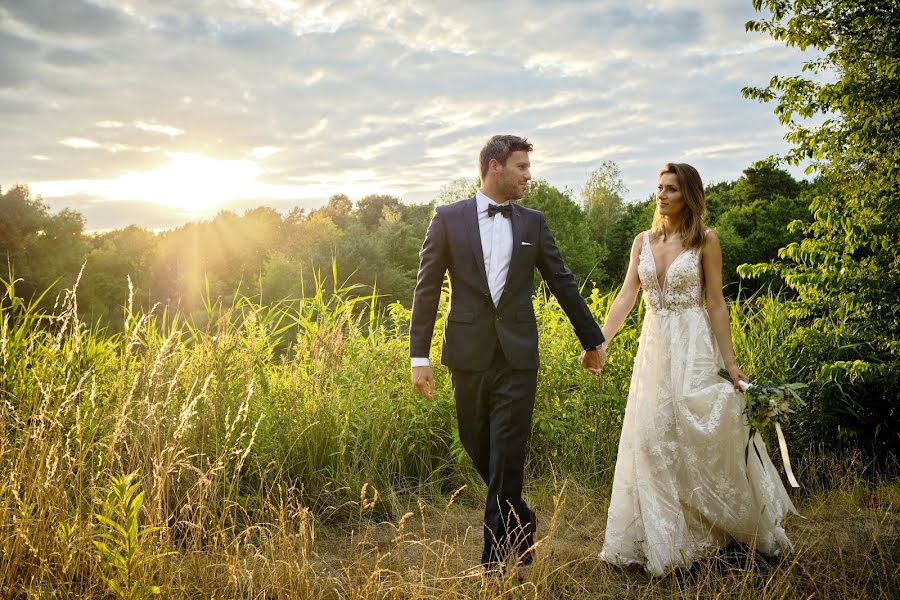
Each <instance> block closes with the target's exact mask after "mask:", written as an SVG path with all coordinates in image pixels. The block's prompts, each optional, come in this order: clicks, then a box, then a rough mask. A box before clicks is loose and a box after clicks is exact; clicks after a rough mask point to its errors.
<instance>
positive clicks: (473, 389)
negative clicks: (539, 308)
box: [409, 135, 606, 570]
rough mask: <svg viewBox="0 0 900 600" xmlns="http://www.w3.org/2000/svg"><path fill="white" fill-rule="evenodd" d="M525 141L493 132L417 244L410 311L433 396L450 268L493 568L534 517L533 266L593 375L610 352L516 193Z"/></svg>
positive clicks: (415, 352)
mask: <svg viewBox="0 0 900 600" xmlns="http://www.w3.org/2000/svg"><path fill="white" fill-rule="evenodd" d="M531 150H532V145H531V143H529V142H528V140H526V139H525V138H520V137H517V136H513V135H495V136H493V137H491V138H490V139H488V140H487V142H486V143H485V145H484V147H483V148H482V149H481V153H480V155H479V160H478V162H479V166H480V169H481V189H479V190H478V192H476V194H475V196H474V197H472V198H469V199H467V200H460V201H459V202H456V203H454V204H450V205H447V206H438V207H437V209H436V210H435V212H434V216H433V217H432V219H431V223H430V224H429V226H428V232H427V233H426V234H425V241H424V243H423V244H422V250H421V251H420V252H419V256H420V257H421V262H420V266H419V275H418V281H417V282H416V289H415V293H414V296H413V308H412V316H411V318H410V331H409V346H410V356H411V358H412V383H413V387H414V388H415V390H416V392H418V393H419V394H420V395H421V396H423V397H424V398H426V399H428V400H431V398H432V394H433V393H434V379H433V376H432V372H431V367H430V365H429V362H428V356H429V350H430V349H431V337H432V333H433V331H434V322H435V316H436V313H437V308H438V301H439V300H440V295H441V286H442V285H443V281H444V274H445V273H446V272H448V271H449V273H450V307H449V309H448V311H447V315H446V322H445V325H444V343H443V352H442V354H441V363H442V364H444V365H446V366H447V367H448V368H449V370H450V381H451V384H452V387H453V399H454V401H455V403H456V415H457V420H458V423H459V438H460V441H462V444H463V447H464V448H465V449H466V452H467V453H468V455H469V456H470V457H471V459H472V461H473V462H474V463H475V468H476V469H478V473H479V474H480V475H481V477H482V479H484V481H485V483H486V484H487V488H488V494H487V502H486V506H485V510H484V550H483V552H482V555H481V562H482V564H483V565H484V566H485V568H486V569H488V570H491V569H495V568H501V567H502V565H503V564H504V563H505V562H506V561H507V560H514V561H516V562H518V564H528V563H530V562H531V561H532V559H533V548H532V546H533V544H534V534H535V530H536V528H537V518H536V516H535V514H534V512H533V511H531V510H530V509H529V508H528V505H527V504H525V501H524V500H523V499H522V477H523V472H524V468H525V447H526V442H527V439H528V433H529V431H530V429H531V413H532V410H533V409H534V394H535V390H536V388H537V368H538V332H537V322H536V320H535V316H534V309H533V306H532V299H531V298H532V294H533V293H534V269H535V267H536V268H537V269H538V271H540V273H541V276H542V277H543V279H544V281H545V282H546V283H547V285H548V287H549V288H550V291H551V292H552V293H553V295H554V296H556V298H557V300H558V301H559V304H560V306H561V307H562V309H563V311H565V313H566V315H567V316H568V317H569V320H570V321H571V323H572V326H573V327H574V329H575V334H576V335H577V336H578V340H579V341H580V342H581V346H582V347H583V348H584V350H585V352H584V353H582V358H581V364H582V366H584V368H586V369H588V370H589V371H591V372H592V373H594V374H597V373H599V372H600V369H601V368H602V367H603V363H604V362H605V360H606V355H605V352H604V349H603V348H602V346H601V344H603V341H604V340H603V334H602V333H601V332H600V327H598V326H597V323H596V321H595V320H594V318H593V317H592V316H591V313H590V311H589V310H588V308H587V305H586V304H585V302H584V299H583V298H582V297H581V295H580V293H579V289H578V284H577V283H576V282H575V279H574V277H573V276H572V272H571V271H570V270H569V269H568V268H566V265H565V263H564V262H563V259H562V257H561V256H560V254H559V249H558V248H557V247H556V243H555V242H554V240H553V236H552V235H551V233H550V230H549V229H548V227H547V222H546V221H545V220H544V215H543V214H542V213H540V212H538V211H536V210H532V209H529V208H524V207H522V206H519V205H517V204H514V203H513V201H514V200H519V199H521V198H522V196H524V195H525V189H526V187H527V184H528V181H529V180H530V179H531V172H530V167H531V163H530V161H529V158H528V154H529V152H531Z"/></svg>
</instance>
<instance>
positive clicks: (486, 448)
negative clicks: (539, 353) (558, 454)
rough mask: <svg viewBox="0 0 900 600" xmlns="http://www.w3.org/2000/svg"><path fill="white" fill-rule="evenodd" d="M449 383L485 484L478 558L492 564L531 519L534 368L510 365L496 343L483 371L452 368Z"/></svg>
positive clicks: (514, 547)
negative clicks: (526, 495) (528, 489)
mask: <svg viewBox="0 0 900 600" xmlns="http://www.w3.org/2000/svg"><path fill="white" fill-rule="evenodd" d="M450 381H451V384H452V387H453V399H454V401H455V403H456V418H457V421H458V424H459V438H460V441H461V442H462V445H463V447H464V448H465V449H466V452H467V453H468V455H469V456H470V457H471V459H472V462H473V463H475V468H476V469H477V470H478V473H479V475H481V478H482V479H483V480H484V482H485V483H486V484H487V501H486V502H485V508H484V550H483V551H482V555H481V562H482V564H483V565H485V566H486V567H492V566H495V565H498V564H500V563H503V562H504V561H506V559H507V558H509V556H510V553H515V552H517V551H518V545H519V543H520V542H521V539H522V535H523V529H522V528H523V527H524V526H525V525H526V524H527V523H528V522H529V519H530V517H531V512H530V509H529V508H528V505H527V504H526V503H525V501H524V500H523V499H522V479H523V476H524V472H525V452H526V447H527V443H528V435H529V433H530V431H531V416H532V413H533V411H534V395H535V391H536V389H537V370H536V369H525V370H523V369H513V368H512V367H511V366H510V364H509V363H508V362H507V360H506V357H505V356H504V354H503V351H502V350H501V348H500V344H497V349H496V352H495V353H494V356H493V357H492V359H491V361H490V365H489V366H488V367H487V368H486V369H485V370H482V371H462V370H459V369H451V370H450Z"/></svg>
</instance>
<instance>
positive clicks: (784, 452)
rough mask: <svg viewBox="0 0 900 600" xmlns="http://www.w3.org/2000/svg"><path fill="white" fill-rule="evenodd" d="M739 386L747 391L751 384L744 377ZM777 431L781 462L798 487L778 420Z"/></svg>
mask: <svg viewBox="0 0 900 600" xmlns="http://www.w3.org/2000/svg"><path fill="white" fill-rule="evenodd" d="M738 386H740V388H741V389H742V390H744V391H745V392H746V391H747V390H748V389H750V384H749V383H747V382H746V381H744V380H743V379H741V380H740V381H738ZM775 433H777V434H778V447H779V448H780V449H781V462H782V463H783V464H784V473H785V475H787V478H788V482H789V483H790V484H791V487H795V488H798V487H800V484H799V483H797V478H796V477H794V471H793V469H791V457H790V455H788V449H787V442H786V441H785V439H784V432H783V431H781V424H780V423H779V422H778V421H775Z"/></svg>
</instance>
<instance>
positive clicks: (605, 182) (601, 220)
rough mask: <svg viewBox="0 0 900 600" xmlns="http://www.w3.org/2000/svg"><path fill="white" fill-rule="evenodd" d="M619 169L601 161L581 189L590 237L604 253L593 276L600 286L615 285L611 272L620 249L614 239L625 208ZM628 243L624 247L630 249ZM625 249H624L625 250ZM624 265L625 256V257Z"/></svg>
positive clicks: (616, 239)
mask: <svg viewBox="0 0 900 600" xmlns="http://www.w3.org/2000/svg"><path fill="white" fill-rule="evenodd" d="M627 191H628V190H627V188H626V187H625V183H624V182H623V181H622V170H621V169H619V165H617V164H616V163H615V162H613V161H611V160H607V161H603V163H601V165H600V167H599V168H597V169H596V170H594V171H593V172H592V173H591V174H590V175H589V176H588V179H587V181H586V182H585V184H584V187H583V188H582V189H581V202H582V206H583V207H584V211H585V213H586V214H587V218H588V221H589V222H590V224H591V230H592V233H593V237H594V239H595V240H596V241H597V243H598V244H599V245H600V247H601V248H602V249H603V252H602V253H603V255H604V256H605V258H604V260H603V262H602V264H601V265H600V269H599V272H598V273H597V275H596V278H597V279H598V280H600V282H601V283H602V284H604V285H607V286H610V285H615V283H616V282H615V279H616V277H615V275H614V274H613V272H614V271H616V270H617V269H618V265H619V262H620V260H621V257H620V256H619V252H621V250H622V248H620V247H619V244H618V242H619V241H620V240H619V238H620V236H619V235H618V229H619V227H618V223H619V219H621V218H622V215H623V214H624V211H625V201H624V199H623V196H624V195H625V194H626V193H627ZM630 247H631V246H630V242H629V245H628V248H630ZM625 251H626V252H628V249H627V248H626V250H625ZM625 260H626V264H627V260H628V259H627V257H626V258H625Z"/></svg>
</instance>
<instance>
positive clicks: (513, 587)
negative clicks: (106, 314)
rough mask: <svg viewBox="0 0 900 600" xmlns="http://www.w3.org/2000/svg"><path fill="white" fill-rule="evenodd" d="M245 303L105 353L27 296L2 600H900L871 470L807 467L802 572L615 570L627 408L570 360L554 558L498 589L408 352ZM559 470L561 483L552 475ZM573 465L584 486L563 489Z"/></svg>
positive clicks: (10, 394) (555, 374)
mask: <svg viewBox="0 0 900 600" xmlns="http://www.w3.org/2000/svg"><path fill="white" fill-rule="evenodd" d="M351 308H352V307H351ZM229 310H230V312H228V311H226V313H227V314H224V315H221V316H220V317H218V318H217V319H210V324H209V325H208V328H207V330H205V331H200V330H198V329H196V328H194V327H193V326H191V325H186V324H182V323H178V322H174V323H173V322H171V320H166V319H165V318H163V319H161V320H159V321H155V320H154V319H155V317H148V316H146V315H132V314H131V313H130V311H129V312H128V314H127V317H126V327H125V333H124V334H123V335H121V336H117V337H108V336H104V335H102V332H96V331H92V330H90V329H89V328H87V327H86V326H85V325H84V324H82V323H80V322H79V321H78V319H77V317H76V316H75V315H76V312H77V311H76V306H75V296H74V293H71V294H69V295H67V296H66V297H65V298H64V300H63V302H62V305H61V307H60V308H59V311H58V312H57V314H56V315H44V314H42V312H41V311H40V310H38V309H37V308H35V307H34V306H32V307H27V306H25V304H24V303H23V302H22V301H21V300H20V299H18V298H15V296H14V294H13V292H12V290H11V289H9V288H8V291H7V295H6V296H5V297H4V298H3V299H2V301H0V470H2V472H3V477H2V478H0V600H3V599H7V598H9V599H15V600H25V599H31V598H97V599H105V598H117V597H118V598H146V597H151V596H154V595H156V592H157V591H158V592H159V595H160V596H161V597H164V598H185V599H193V598H222V599H225V598H229V599H230V598H241V599H259V600H274V599H290V598H297V599H304V600H305V599H317V598H385V599H392V598H396V599H407V598H410V599H414V598H542V599H543V598H579V599H580V598H604V597H610V598H747V599H755V598H775V599H782V598H783V599H794V598H796V599H800V598H804V599H806V598H829V599H830V598H844V599H848V600H849V599H856V598H894V597H896V590H898V589H900V573H898V570H897V565H898V564H900V541H898V540H900V519H898V507H900V484H898V482H897V481H896V480H890V479H878V478H876V477H871V476H870V477H869V478H865V477H863V472H864V470H865V469H864V468H863V467H864V465H862V464H860V460H859V457H858V456H857V455H854V454H851V455H847V456H833V455H827V454H815V455H808V456H805V457H803V456H800V457H798V458H799V459H800V460H798V465H797V467H798V468H797V474H798V477H799V479H800V480H801V481H802V482H804V484H805V485H806V487H805V488H804V496H803V497H801V498H798V506H799V508H800V510H801V512H802V513H803V514H804V515H805V516H806V517H807V520H800V519H793V520H791V522H790V523H789V524H788V526H787V529H788V533H789V535H790V536H791V538H792V539H793V540H794V542H795V544H796V547H797V553H796V554H795V555H794V556H791V557H787V558H784V559H782V560H778V561H768V560H765V559H763V558H761V557H758V556H754V555H753V554H752V553H748V552H742V551H735V552H721V553H719V554H716V555H713V556H710V557H709V558H707V559H705V560H703V561H700V562H698V563H697V564H696V566H695V567H694V568H693V569H692V570H691V571H688V572H680V573H675V574H672V575H669V576H667V577H663V578H649V577H647V576H646V575H644V574H643V573H641V572H634V571H622V570H618V569H612V568H609V567H607V566H606V565H604V564H603V563H600V562H599V561H598V560H597V559H596V558H595V556H596V553H597V551H598V550H599V549H600V544H601V541H602V536H603V527H604V524H605V512H606V498H607V495H608V487H609V485H608V484H609V482H608V478H607V477H606V476H605V475H604V471H603V470H604V469H605V470H606V471H608V469H609V467H610V466H611V459H610V457H611V456H614V451H615V447H614V438H615V435H614V433H615V431H616V430H617V427H618V421H617V419H618V418H619V417H620V416H621V415H620V413H619V412H616V410H618V409H617V408H616V407H617V406H618V405H617V404H616V403H615V402H607V399H606V398H604V403H605V404H604V405H603V406H606V407H607V408H606V409H604V410H606V411H607V412H598V411H597V410H595V405H594V404H591V402H593V400H591V399H590V398H589V397H588V396H586V395H584V394H583V392H582V391H581V389H580V387H579V386H580V385H581V384H579V383H578V379H577V375H575V374H573V371H574V370H575V369H576V367H575V366H574V363H573V364H569V363H570V362H571V361H563V360H562V359H559V361H558V363H552V362H550V363H549V364H547V365H546V366H545V367H544V369H545V373H546V375H547V377H546V379H547V381H546V382H545V388H544V392H543V394H544V395H543V396H542V397H541V398H542V401H546V402H551V401H552V402H553V403H554V404H552V406H551V409H552V410H550V409H548V411H547V412H546V413H544V414H543V415H539V416H541V418H539V419H537V420H536V432H535V444H533V446H532V454H531V456H532V458H533V461H534V462H533V463H532V465H531V468H530V469H529V470H530V472H532V473H534V474H537V477H534V478H532V484H531V489H530V490H529V494H528V495H529V500H530V503H531V504H533V505H535V506H536V507H537V508H538V510H539V511H540V512H539V514H540V516H541V528H540V531H539V534H540V542H539V548H538V557H537V560H536V561H535V563H534V564H533V565H532V566H530V567H527V568H523V569H520V570H512V571H510V572H509V573H508V574H507V576H506V577H504V578H501V579H499V580H490V581H483V580H482V577H481V574H480V570H479V569H478V567H477V565H476V562H477V559H478V556H479V554H480V550H479V548H480V543H481V541H480V540H481V535H482V534H481V528H480V526H479V522H480V516H481V501H482V500H481V498H482V495H483V489H482V488H480V487H479V486H478V485H475V484H469V485H468V486H467V487H465V488H462V489H460V490H458V492H457V493H454V494H451V493H450V490H452V489H453V487H454V486H458V484H460V483H462V482H465V481H467V480H468V479H470V478H471V472H470V471H467V468H466V467H465V466H463V467H460V465H459V464H457V463H456V462H454V460H453V450H452V448H451V447H450V446H449V444H450V443H451V440H452V439H453V438H454V436H453V431H452V426H451V425H450V423H452V409H450V408H448V407H449V406H450V404H449V403H447V402H435V403H433V404H431V405H427V404H426V403H421V402H418V401H415V400H413V399H408V400H405V399H404V396H403V394H407V395H408V394H409V390H408V383H407V381H406V379H405V374H406V358H405V348H404V346H405V344H404V343H403V339H402V336H399V337H398V335H397V334H390V335H387V334H384V335H382V334H380V333H379V332H378V331H376V330H374V329H370V330H368V331H367V332H366V333H365V334H361V333H360V329H361V328H359V327H357V328H356V329H354V327H356V325H354V322H353V319H352V318H351V316H352V314H353V311H352V310H350V308H348V307H346V306H343V305H342V306H341V307H340V308H339V309H333V307H330V305H327V304H326V303H325V301H324V300H321V301H320V302H319V303H318V304H313V305H312V306H311V308H304V309H303V310H304V311H306V312H302V311H300V312H296V313H291V314H290V315H288V316H285V314H284V313H276V312H274V311H270V312H268V313H267V312H266V311H264V310H262V309H261V308H260V307H257V306H251V305H249V304H242V305H239V306H236V307H232V308H231V309H229ZM542 314H543V313H542ZM548 314H549V313H548ZM545 316H547V315H545ZM551 316H552V315H551ZM286 318H291V319H294V320H295V321H296V322H297V323H298V324H299V325H300V326H302V329H303V333H301V334H298V338H297V339H296V340H295V341H294V342H293V344H294V345H295V347H297V348H299V350H297V351H296V352H295V354H292V355H289V358H288V359H285V358H279V357H278V356H276V353H275V352H274V348H275V347H276V346H277V345H278V344H279V343H280V341H279V337H278V335H277V333H273V332H277V331H279V330H280V329H279V328H280V327H281V326H282V325H281V323H282V320H283V319H286ZM547 318H549V316H548V317H547ZM370 325H371V324H370ZM551 343H557V342H554V340H553V339H551ZM548 354H550V355H558V356H565V353H564V352H563V349H557V351H556V352H554V353H548ZM619 362H620V363H621V364H625V363H624V359H622V360H620V361H619ZM399 370H402V373H403V374H404V375H403V376H402V377H401V376H399V375H397V373H398V372H400V371H399ZM621 370H622V377H626V376H627V373H626V369H625V368H624V367H622V369H621ZM613 371H615V370H613ZM614 383H615V382H610V383H609V385H610V386H613V385H614ZM620 383H621V382H620ZM441 385H442V386H443V388H444V389H445V388H446V382H442V383H441ZM552 385H558V388H553V387H551V386H552ZM619 387H622V386H619ZM565 411H568V412H565ZM557 414H563V415H564V416H563V417H557V416H555V415H557ZM590 415H593V416H592V417H590V418H588V416H590ZM582 417H584V418H582ZM582 430H583V431H582ZM585 432H586V434H585ZM560 457H561V458H562V459H564V460H563V462H564V463H565V464H564V465H563V466H559V465H554V466H553V467H550V466H548V465H551V461H555V460H557V459H558V458H560ZM565 465H568V466H565ZM572 465H579V466H580V468H581V471H575V470H574V468H573V467H572ZM894 467H896V465H894ZM561 472H569V473H572V475H571V476H570V477H567V478H564V479H562V480H561V481H557V480H556V479H554V476H555V474H558V473H561ZM891 472H896V468H893V470H892V471H891ZM132 473H134V476H133V478H128V477H127V476H128V475H129V474H132ZM373 486H378V487H379V490H378V491H376V490H375V488H374V487H373ZM154 586H158V590H157V589H156V588H155V587H154Z"/></svg>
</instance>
